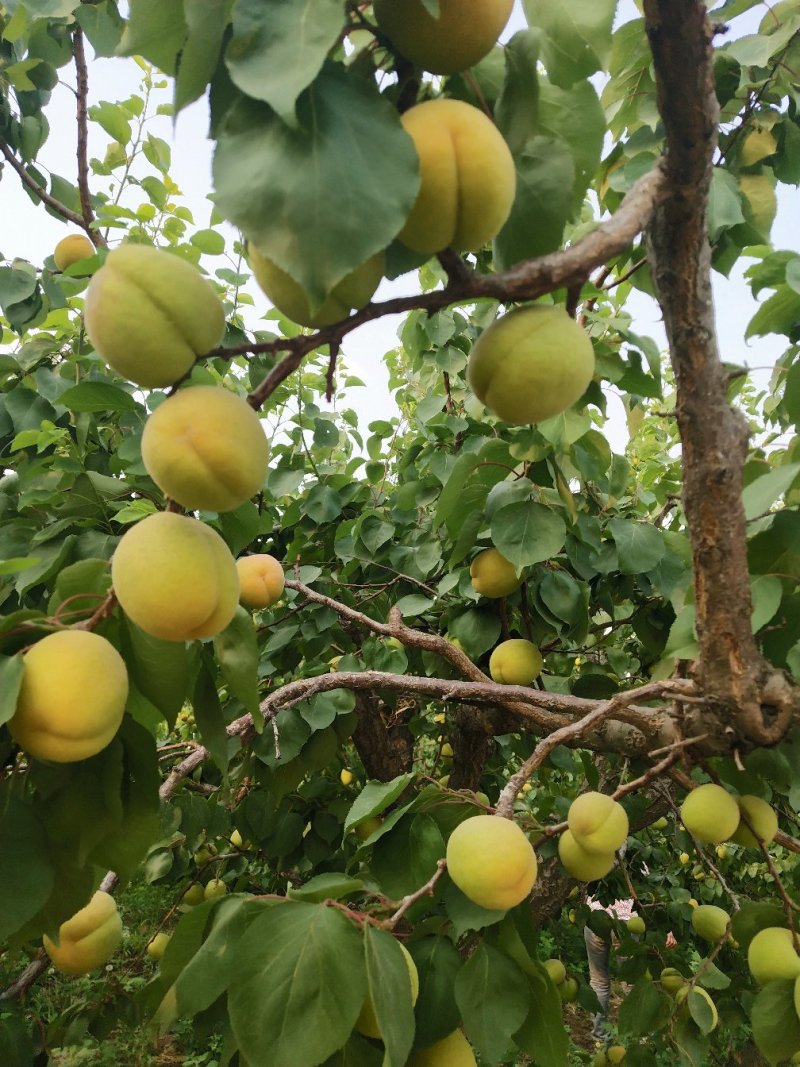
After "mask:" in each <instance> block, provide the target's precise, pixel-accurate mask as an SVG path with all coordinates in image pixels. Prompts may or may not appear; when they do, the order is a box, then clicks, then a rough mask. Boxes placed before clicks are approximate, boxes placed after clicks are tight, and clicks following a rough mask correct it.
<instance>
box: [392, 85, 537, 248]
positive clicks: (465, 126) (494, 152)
mask: <svg viewBox="0 0 800 1067" xmlns="http://www.w3.org/2000/svg"><path fill="white" fill-rule="evenodd" d="M400 121H401V122H402V124H403V128H404V129H405V131H406V133H407V134H409V136H410V137H411V139H412V140H413V142H414V147H415V148H416V150H417V155H418V157H419V168H420V188H419V193H418V194H417V198H416V200H415V201H414V204H413V206H412V208H411V212H410V214H409V216H408V218H407V220H406V224H405V226H404V227H403V229H402V230H401V231H400V233H399V234H398V238H399V240H400V241H402V242H403V244H405V245H406V246H407V247H408V248H411V249H413V251H415V252H430V253H431V254H432V253H434V252H441V251H442V249H444V248H449V247H452V248H455V249H457V250H459V251H476V250H477V249H479V248H482V247H483V245H485V244H486V243H487V242H488V241H491V239H492V238H493V237H495V236H496V235H497V234H498V233H499V232H500V230H501V229H502V226H503V224H504V223H505V221H506V219H507V218H508V216H509V214H510V212H511V207H512V204H513V203H514V195H515V192H516V182H517V179H516V171H515V169H514V160H513V158H512V156H511V152H510V150H509V147H508V145H507V144H506V142H505V140H504V139H503V136H502V134H501V133H500V132H499V130H498V129H497V127H496V126H495V125H494V123H493V122H492V120H491V119H490V118H487V117H486V115H484V113H483V112H482V111H480V110H479V109H478V108H476V107H473V106H472V105H471V104H465V103H464V102H463V101H462V100H447V99H444V98H443V97H440V98H439V99H437V100H426V101H425V102H424V103H422V104H416V105H415V106H414V107H412V108H410V109H409V110H408V111H406V112H405V113H404V114H403V116H402V117H401V120H400Z"/></svg>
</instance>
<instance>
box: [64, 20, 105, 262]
mask: <svg viewBox="0 0 800 1067" xmlns="http://www.w3.org/2000/svg"><path fill="white" fill-rule="evenodd" d="M72 42H73V55H74V57H75V84H76V87H77V94H76V95H77V119H78V193H79V195H80V200H81V214H82V216H83V227H84V229H85V230H86V232H87V233H88V234H89V236H90V238H91V239H92V241H93V242H94V245H95V247H96V248H100V247H104V246H105V244H106V242H105V239H104V238H103V236H102V234H100V233H99V232H98V231H97V230H95V229H93V227H92V223H93V222H94V211H93V210H92V194H91V190H90V188H89V112H88V107H87V104H88V99H89V72H88V69H87V66H86V51H85V49H84V46H83V30H82V29H81V27H80V26H78V25H76V26H75V28H74V29H73V31H72Z"/></svg>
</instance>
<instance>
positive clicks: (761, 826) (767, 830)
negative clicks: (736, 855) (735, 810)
mask: <svg viewBox="0 0 800 1067" xmlns="http://www.w3.org/2000/svg"><path fill="white" fill-rule="evenodd" d="M737 803H738V805H739V811H740V812H741V813H744V815H745V816H746V817H747V820H748V822H749V823H750V825H751V826H752V827H753V830H755V834H753V833H752V832H751V831H750V830H749V829H748V827H747V826H746V825H745V823H744V821H743V820H741V819H740V821H739V825H738V827H737V828H736V833H735V834H733V835H732V836H731V841H733V842H734V843H735V844H737V845H744V846H745V847H746V848H758V842H759V840H761V841H762V842H763V843H764V844H765V845H768V844H769V843H770V841H772V840H773V838H774V837H775V834H777V832H778V816H777V813H776V812H775V810H774V808H771V807H770V805H769V804H768V803H767V802H766V800H762V799H761V797H753V796H743V797H739V798H738V799H737Z"/></svg>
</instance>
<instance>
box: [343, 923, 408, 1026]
mask: <svg viewBox="0 0 800 1067" xmlns="http://www.w3.org/2000/svg"><path fill="white" fill-rule="evenodd" d="M397 943H398V945H400V949H401V951H402V953H403V959H404V960H405V964H406V967H407V968H408V977H409V979H410V982H411V1004H412V1006H413V1005H414V1004H416V1003H417V997H418V996H419V973H418V972H417V966H416V964H415V963H414V961H413V959H412V958H411V954H410V952H409V951H408V949H407V948H406V947H405V945H403V944H401V943H400V942H399V941H398V942H397ZM355 1029H356V1030H358V1032H359V1033H360V1034H364V1036H365V1037H374V1038H378V1039H379V1040H380V1037H381V1030H380V1026H379V1025H378V1019H377V1016H376V1015H375V1005H374V1004H373V1003H372V997H371V996H370V994H369V993H367V996H366V999H365V1000H364V1003H363V1005H362V1006H361V1013H360V1014H359V1016H358V1019H357V1020H356V1024H355Z"/></svg>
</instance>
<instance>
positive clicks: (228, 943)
mask: <svg viewBox="0 0 800 1067" xmlns="http://www.w3.org/2000/svg"><path fill="white" fill-rule="evenodd" d="M263 907H264V905H263V904H262V903H260V902H259V901H257V900H255V899H254V898H252V897H250V896H247V895H242V896H234V897H226V898H224V899H222V900H220V901H219V903H218V904H217V906H216V907H215V908H214V911H213V925H212V927H211V930H210V932H209V934H208V936H207V937H206V939H205V940H204V941H203V944H202V945H201V946H200V948H199V949H198V950H197V952H196V953H195V954H194V955H193V956H192V957H191V959H190V960H189V961H188V963H187V964H186V966H185V967H184V968H183V970H182V971H181V972H180V974H179V975H178V979H177V981H176V983H175V997H176V1005H177V1010H178V1014H179V1015H197V1014H198V1013H199V1012H201V1011H205V1009H206V1008H208V1007H210V1006H211V1005H212V1004H213V1003H214V1001H215V1000H216V999H217V997H219V996H221V995H222V994H223V993H224V992H225V990H226V989H227V988H228V986H229V985H230V982H231V979H232V978H233V976H234V974H235V973H236V969H237V966H238V964H237V960H238V955H237V953H238V951H239V948H240V945H241V943H242V938H243V937H244V936H245V934H246V933H247V930H248V927H249V926H250V925H251V923H252V922H253V921H254V920H255V919H256V918H257V916H259V915H260V913H261V912H262V910H263Z"/></svg>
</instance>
